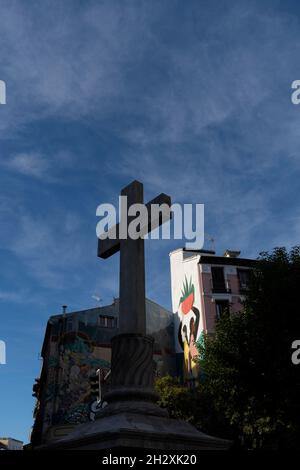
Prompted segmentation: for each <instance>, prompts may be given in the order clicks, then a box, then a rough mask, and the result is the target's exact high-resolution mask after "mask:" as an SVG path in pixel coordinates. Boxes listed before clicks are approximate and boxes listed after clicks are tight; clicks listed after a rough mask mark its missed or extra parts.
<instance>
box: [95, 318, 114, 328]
mask: <svg viewBox="0 0 300 470" xmlns="http://www.w3.org/2000/svg"><path fill="white" fill-rule="evenodd" d="M98 325H99V326H101V327H102V328H115V326H116V323H115V318H114V317H108V316H105V315H100V316H99V318H98Z"/></svg>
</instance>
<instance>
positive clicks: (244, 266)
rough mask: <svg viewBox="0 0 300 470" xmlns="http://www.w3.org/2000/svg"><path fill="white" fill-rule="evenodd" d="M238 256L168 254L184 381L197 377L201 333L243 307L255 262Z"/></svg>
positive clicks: (200, 252)
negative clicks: (227, 312)
mask: <svg viewBox="0 0 300 470" xmlns="http://www.w3.org/2000/svg"><path fill="white" fill-rule="evenodd" d="M239 256H240V252H239V251H229V250H227V251H226V252H225V253H224V255H223V256H216V255H215V252H214V251H208V250H197V251H188V250H185V249H184V248H180V249H178V250H175V251H172V252H171V253H170V264H171V290H172V307H173V313H174V314H175V336H176V337H175V348H176V353H177V354H178V355H179V356H178V357H179V361H182V360H183V376H184V379H185V380H190V379H194V378H196V376H197V374H198V369H197V364H196V361H195V358H196V356H197V348H196V346H195V342H196V341H198V340H199V339H200V338H201V334H202V332H206V333H207V332H208V333H213V332H214V330H215V323H216V320H217V319H218V318H220V317H221V316H222V314H223V313H224V311H225V310H229V311H230V312H232V313H234V312H238V311H239V310H240V309H241V307H242V300H243V298H244V295H245V292H246V290H247V285H248V282H249V270H250V269H251V268H253V266H254V265H255V260H251V259H245V258H240V257H239Z"/></svg>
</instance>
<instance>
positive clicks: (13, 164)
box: [4, 152, 49, 178]
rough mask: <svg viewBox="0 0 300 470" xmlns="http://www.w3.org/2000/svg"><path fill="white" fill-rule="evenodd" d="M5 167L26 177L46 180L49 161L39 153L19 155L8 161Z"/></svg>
mask: <svg viewBox="0 0 300 470" xmlns="http://www.w3.org/2000/svg"><path fill="white" fill-rule="evenodd" d="M4 166H6V168H8V169H10V170H12V171H15V172H17V173H20V174H22V175H25V176H33V177H35V178H46V175H47V171H48V169H49V161H48V160H47V159H46V158H45V157H44V156H43V155H41V154H38V153H33V152H31V153H19V154H17V155H14V156H13V157H12V158H10V159H8V160H6V161H5V162H4Z"/></svg>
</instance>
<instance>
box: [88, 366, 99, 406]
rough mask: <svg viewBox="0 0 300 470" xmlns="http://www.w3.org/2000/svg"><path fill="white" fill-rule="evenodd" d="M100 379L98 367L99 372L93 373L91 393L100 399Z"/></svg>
mask: <svg viewBox="0 0 300 470" xmlns="http://www.w3.org/2000/svg"><path fill="white" fill-rule="evenodd" d="M99 379H100V375H99V369H98V370H97V372H96V373H95V374H93V375H91V377H90V387H91V395H92V397H94V398H96V399H97V400H99V394H100V393H99Z"/></svg>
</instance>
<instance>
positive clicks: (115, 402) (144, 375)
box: [96, 333, 168, 419]
mask: <svg viewBox="0 0 300 470" xmlns="http://www.w3.org/2000/svg"><path fill="white" fill-rule="evenodd" d="M111 343H112V359H111V388H110V390H109V392H107V393H106V394H105V395H104V397H103V400H104V401H106V402H107V403H108V405H107V406H106V407H105V408H103V409H101V410H100V411H99V412H98V413H97V416H96V419H100V418H103V417H104V416H109V415H113V414H117V413H122V412H129V413H140V414H145V415H154V416H164V417H167V416H168V412H167V411H166V410H163V409H162V408H160V407H159V406H158V405H157V404H156V402H157V400H158V398H159V396H158V394H157V393H156V392H155V391H154V389H153V382H154V370H153V344H154V339H153V338H152V337H151V336H144V335H139V334H127V333H126V334H120V335H117V336H115V337H114V338H112V341H111Z"/></svg>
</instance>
